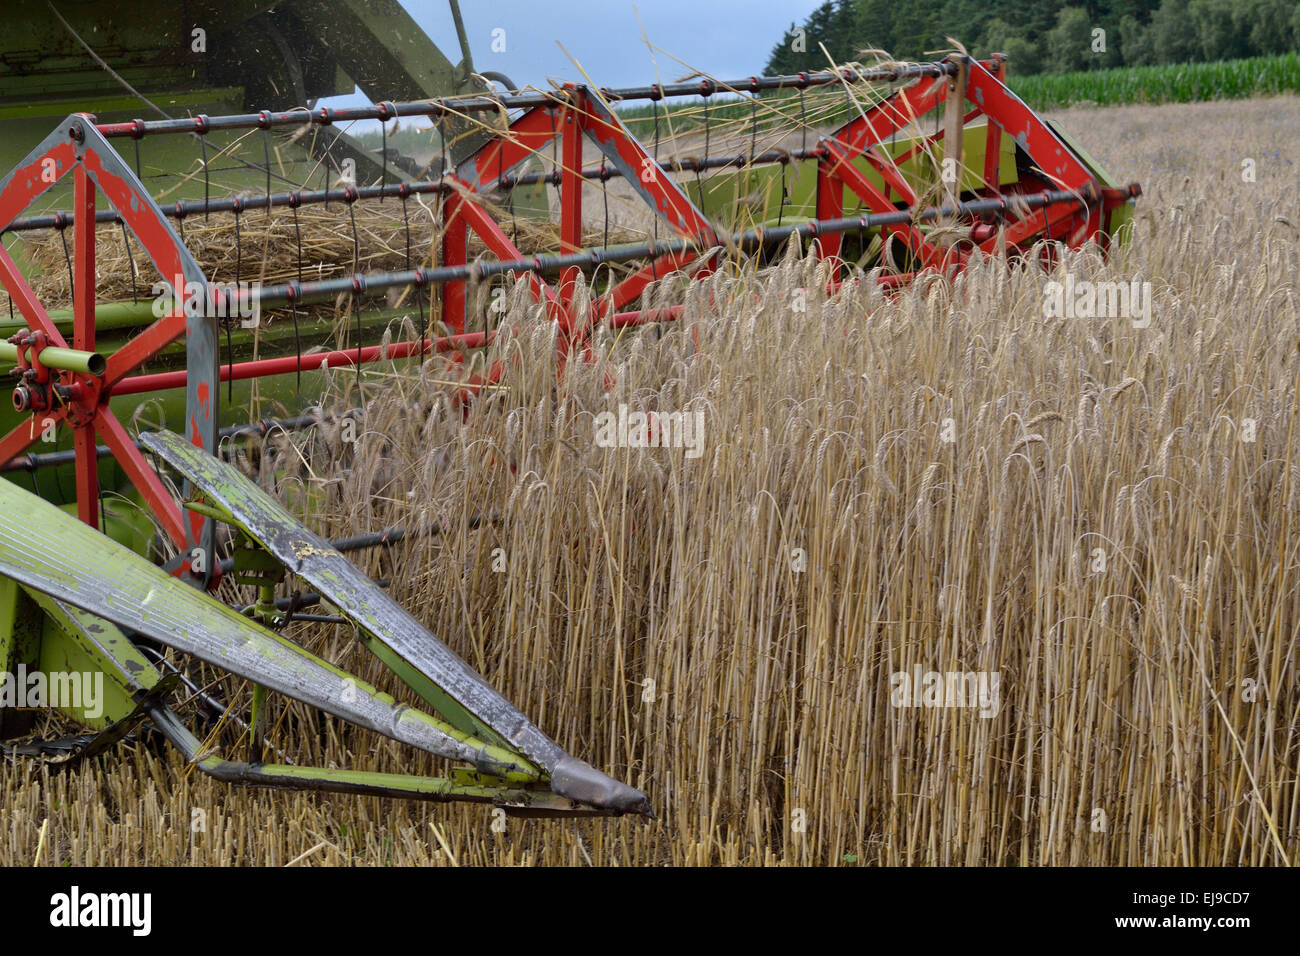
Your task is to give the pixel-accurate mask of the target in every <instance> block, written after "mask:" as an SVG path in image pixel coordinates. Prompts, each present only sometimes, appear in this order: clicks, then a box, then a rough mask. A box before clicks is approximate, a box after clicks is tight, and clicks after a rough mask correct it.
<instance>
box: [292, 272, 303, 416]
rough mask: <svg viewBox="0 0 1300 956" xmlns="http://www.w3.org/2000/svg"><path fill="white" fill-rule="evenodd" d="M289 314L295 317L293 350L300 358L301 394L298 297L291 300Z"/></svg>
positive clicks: (300, 362) (300, 387) (300, 384)
mask: <svg viewBox="0 0 1300 956" xmlns="http://www.w3.org/2000/svg"><path fill="white" fill-rule="evenodd" d="M300 284H301V283H300ZM289 314H290V315H291V316H293V348H294V352H295V353H296V354H297V356H298V385H297V389H298V391H299V392H301V391H302V337H301V336H300V335H299V333H298V300H297V297H296V296H295V297H294V298H291V299H290V300H289Z"/></svg>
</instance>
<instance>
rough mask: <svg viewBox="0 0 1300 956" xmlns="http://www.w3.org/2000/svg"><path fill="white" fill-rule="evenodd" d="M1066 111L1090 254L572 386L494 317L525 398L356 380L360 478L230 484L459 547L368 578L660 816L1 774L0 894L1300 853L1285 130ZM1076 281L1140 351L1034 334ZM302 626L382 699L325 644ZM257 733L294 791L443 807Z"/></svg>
mask: <svg viewBox="0 0 1300 956" xmlns="http://www.w3.org/2000/svg"><path fill="white" fill-rule="evenodd" d="M1054 118H1058V119H1060V120H1062V121H1063V123H1064V124H1065V127H1066V128H1067V129H1069V130H1071V131H1072V132H1074V133H1075V135H1076V136H1077V138H1078V139H1079V140H1080V141H1082V142H1084V143H1085V144H1086V146H1087V148H1088V149H1089V150H1090V152H1092V153H1093V155H1095V156H1097V157H1098V158H1099V159H1100V160H1101V161H1102V162H1103V163H1104V164H1106V165H1107V166H1108V168H1109V169H1110V171H1111V172H1112V173H1113V174H1114V175H1115V176H1116V177H1117V178H1119V179H1120V180H1122V181H1128V180H1138V181H1140V182H1141V183H1142V184H1143V187H1144V191H1145V192H1144V196H1143V198H1142V199H1141V200H1140V201H1139V204H1138V208H1137V215H1136V223H1135V228H1134V236H1133V241H1132V243H1131V244H1130V245H1129V246H1127V247H1126V248H1124V249H1122V250H1119V251H1118V252H1116V253H1115V254H1114V255H1112V256H1111V257H1110V259H1109V260H1107V261H1103V259H1102V258H1101V257H1100V256H1099V255H1098V254H1097V253H1096V252H1095V251H1090V250H1083V251H1080V252H1077V253H1072V254H1070V255H1068V256H1067V257H1066V258H1065V259H1064V260H1063V261H1062V262H1060V263H1059V264H1058V266H1057V267H1056V268H1057V270H1058V271H1057V274H1056V275H1048V274H1045V273H1044V272H1042V271H1039V270H1037V269H1033V268H1021V267H1015V266H1009V265H1008V264H1007V263H1005V262H999V261H987V262H983V263H979V264H976V265H975V266H974V267H972V268H971V269H970V270H969V271H968V272H967V273H965V274H964V275H962V276H961V277H960V278H959V279H958V280H957V281H956V282H955V283H953V284H950V283H947V282H945V281H943V280H939V279H935V280H927V281H923V282H920V283H918V284H917V285H915V286H914V287H912V288H910V289H908V290H906V291H904V292H903V293H902V294H900V295H898V296H896V297H894V298H885V297H882V296H881V294H880V293H879V292H878V291H876V290H875V289H874V288H872V287H871V286H870V285H869V284H863V285H861V286H847V287H845V288H844V289H843V290H842V291H840V292H839V293H837V294H836V295H835V296H833V297H830V298H828V297H827V296H826V295H825V294H824V293H823V292H822V291H820V290H821V289H822V288H823V286H824V282H823V280H824V275H823V274H821V273H819V271H818V268H819V267H818V266H817V264H816V263H815V262H812V261H807V260H800V259H798V258H795V257H790V258H787V259H786V260H785V261H783V262H782V263H780V264H778V265H775V266H773V267H771V268H769V269H767V270H765V271H763V272H761V273H757V274H756V273H755V272H754V269H753V267H752V266H743V265H736V266H733V267H731V268H729V269H724V270H723V271H722V272H720V273H719V274H717V275H715V276H712V277H710V278H709V279H707V280H705V281H703V282H700V283H697V284H695V285H693V286H691V287H690V288H689V289H686V290H682V289H680V288H664V289H663V290H662V293H661V296H660V297H659V298H657V299H654V300H653V301H652V302H651V303H650V304H652V305H654V304H659V302H660V301H662V302H665V303H669V302H677V301H684V302H685V303H686V309H685V314H684V315H683V316H682V318H681V320H680V321H679V322H677V323H675V324H672V325H667V326H664V327H663V328H662V329H661V330H658V331H655V330H649V331H644V332H640V333H623V334H621V335H619V334H616V333H611V332H608V331H605V332H602V333H601V334H600V336H599V338H598V340H597V350H596V351H597V361H596V362H595V363H594V364H592V365H585V364H581V363H572V364H571V365H570V366H569V368H568V369H567V370H566V374H565V378H564V385H563V387H562V388H561V389H559V390H557V389H556V386H555V383H556V368H555V358H554V354H553V345H552V341H551V339H550V333H549V330H548V329H547V328H546V327H545V326H544V324H541V325H539V323H538V317H537V313H536V309H535V307H534V306H533V305H532V304H531V303H530V302H529V301H528V300H527V299H526V297H525V296H524V295H523V291H522V289H519V288H517V289H516V290H515V292H514V293H513V296H512V298H511V309H510V312H509V314H508V316H507V320H506V324H507V325H508V326H509V327H510V328H512V329H514V330H518V332H519V335H517V336H513V335H506V336H504V337H503V344H502V345H501V346H500V347H499V348H498V349H497V351H496V352H495V354H493V355H489V356H487V357H486V358H487V359H488V360H490V359H492V358H496V357H499V358H501V359H503V360H504V361H505V363H506V365H507V368H508V375H507V378H506V383H507V384H508V388H504V389H500V390H496V391H494V392H492V393H491V394H490V395H489V396H487V397H485V398H484V399H483V400H481V401H479V402H477V403H476V404H474V405H473V406H472V407H471V410H470V412H469V415H468V418H467V420H465V421H463V422H462V421H461V417H460V413H459V412H458V411H457V410H456V409H455V408H454V407H453V406H452V404H451V403H450V401H449V396H450V390H449V389H448V388H447V386H445V385H443V384H440V383H442V382H444V381H446V379H447V376H448V375H449V374H450V371H449V370H448V369H446V368H444V367H443V366H442V365H441V364H438V363H430V364H429V365H428V366H426V367H425V368H424V369H423V370H414V369H413V370H408V371H403V372H393V373H391V374H389V375H386V376H383V377H375V378H372V379H371V380H370V381H369V382H368V383H367V387H366V390H365V395H364V401H365V403H366V404H365V415H364V420H363V423H362V428H361V434H360V439H359V442H358V444H357V445H356V447H355V448H347V447H344V446H343V445H342V444H341V443H340V441H339V440H338V439H337V438H336V437H334V436H332V435H331V434H330V433H329V431H328V429H327V428H324V427H322V428H321V429H318V430H317V431H316V432H315V433H314V434H312V435H311V436H309V437H308V438H306V439H303V438H298V439H295V445H294V447H293V448H290V447H288V446H287V445H286V444H285V440H284V439H279V440H277V442H273V443H272V446H273V447H269V448H262V449H260V450H259V451H260V454H259V455H256V456H255V458H256V460H255V461H253V462H252V466H253V467H256V468H259V469H260V471H261V473H262V474H263V476H264V477H265V476H270V475H272V474H273V473H274V472H277V471H278V472H279V473H280V475H281V478H280V487H279V491H280V493H281V495H282V496H283V497H285V498H286V499H287V500H290V501H294V500H299V499H301V497H302V495H301V489H303V488H307V487H314V488H316V489H317V490H318V491H319V492H320V493H322V494H324V495H325V497H326V499H327V500H328V505H327V507H325V508H324V509H318V511H317V513H316V514H315V516H314V523H315V524H316V526H317V527H318V528H319V529H320V530H322V531H323V532H324V533H327V534H329V535H332V536H340V535H343V534H348V533H356V532H357V531H359V530H365V529H374V528H378V527H381V526H385V525H398V524H403V525H418V524H427V523H431V522H443V523H446V526H447V527H448V529H450V530H448V531H446V532H445V533H443V534H441V535H438V536H436V537H427V538H422V539H419V540H415V541H408V542H405V543H403V544H402V545H400V546H397V547H394V548H392V549H389V550H387V551H380V552H373V553H370V554H368V555H363V556H362V557H361V558H360V559H359V561H360V563H361V564H362V567H363V568H364V569H365V570H366V571H368V572H369V573H370V574H371V575H372V576H374V577H391V578H392V582H393V583H392V585H391V590H392V593H393V594H394V595H395V596H396V597H397V598H398V599H399V600H400V601H402V603H403V604H405V605H406V606H407V607H408V608H411V609H412V610H413V611H414V612H415V613H416V614H417V615H418V616H420V617H421V619H422V620H423V621H424V622H425V623H426V624H427V625H428V626H429V627H430V629H431V630H432V631H433V632H434V633H436V634H438V635H440V636H441V637H442V638H443V639H444V640H445V641H447V642H448V643H449V644H450V645H451V646H452V647H453V648H454V649H455V650H457V651H458V652H459V653H460V654H462V656H464V657H465V658H466V659H467V660H468V661H470V662H471V663H472V664H474V665H475V666H476V667H478V668H479V669H480V670H481V671H482V672H483V673H484V674H485V675H486V676H487V677H488V678H489V680H491V681H492V682H493V683H495V684H496V685H497V686H498V687H499V688H501V690H502V691H503V692H504V693H505V694H506V696H507V697H509V698H510V699H511V700H513V701H514V702H515V703H517V704H518V705H519V706H520V707H521V708H522V709H523V710H524V711H525V712H526V713H527V714H529V715H530V717H531V718H532V719H533V720H534V722H535V723H537V724H538V726H540V727H541V728H542V729H543V730H544V731H545V732H547V733H548V734H549V735H551V736H552V737H554V738H555V739H556V740H557V741H559V742H560V743H561V744H562V745H563V746H565V747H566V748H567V749H568V750H569V751H570V752H572V753H574V754H576V755H577V756H580V757H582V758H583V759H586V760H588V761H590V762H591V763H593V764H595V765H597V766H599V767H601V768H602V769H604V770H605V771H607V772H609V773H611V774H613V775H614V776H617V777H619V778H621V779H624V780H627V781H628V782H629V783H632V784H634V785H635V786H638V787H640V788H641V789H643V790H644V791H645V792H646V793H647V794H648V795H649V796H650V799H651V802H652V804H653V807H654V810H655V814H656V819H654V820H651V821H646V820H639V819H638V820H631V819H619V820H611V819H594V820H537V819H526V820H516V819H512V820H510V821H509V822H508V824H507V825H506V827H505V828H504V831H503V832H501V831H500V828H494V827H493V826H492V823H493V822H494V821H493V817H492V815H491V812H490V808H487V807H484V806H442V805H426V804H416V803H406V802H396V801H380V800H378V799H374V798H351V797H340V796H330V795H307V794H284V793H270V792H263V791H251V790H238V789H232V788H227V787H225V786H223V785H220V784H217V783H215V782H213V781H211V780H209V779H205V778H204V777H202V776H201V775H200V774H199V773H198V772H197V771H194V770H192V769H191V768H187V767H186V766H185V765H184V763H183V761H182V760H181V759H180V758H179V757H177V756H176V755H175V753H173V752H171V751H169V750H167V749H166V748H163V747H158V746H150V745H146V743H144V742H140V743H136V744H131V745H123V746H121V747H119V748H118V749H117V751H115V752H114V753H112V754H110V755H108V756H107V757H102V758H98V759H96V760H94V761H92V762H89V763H87V764H86V765H84V766H79V767H76V768H74V769H71V770H67V771H62V772H60V771H55V770H51V769H49V768H46V767H44V766H42V765H41V764H39V763H36V762H31V761H27V762H23V761H19V762H16V763H13V762H7V763H4V764H0V864H31V863H39V864H41V865H51V866H59V865H62V864H65V863H72V864H75V865H80V864H90V865H95V864H108V863H114V864H122V863H148V864H164V865H174V864H178V865H183V864H196V865H205V864H223V865H233V864H240V865H285V864H294V865H323V864H360V865H384V864H421V865H423V864H429V865H482V864H570V865H586V864H592V865H658V864H678V865H692V864H696V865H698V864H759V865H761V864H819V865H845V864H857V865H863V864H867V865H871V864H892V865H917V866H934V865H1017V866H1029V865H1084V864H1088V865H1120V864H1124V865H1216V864H1222V865H1236V864H1250V865H1277V864H1287V863H1290V862H1292V861H1293V860H1295V859H1296V856H1297V853H1298V852H1300V786H1297V763H1298V761H1300V684H1298V681H1297V669H1296V667H1297V653H1296V635H1297V632H1298V631H1300V593H1298V592H1297V585H1298V584H1300V563H1298V557H1300V555H1298V554H1297V552H1298V551H1300V446H1298V443H1300V432H1298V430H1297V422H1296V405H1295V388H1296V383H1297V379H1298V378H1300V288H1298V287H1297V275H1300V251H1298V249H1297V239H1300V175H1297V168H1296V159H1295V157H1296V156H1297V155H1300V100H1298V99H1296V98H1295V97H1283V98H1275V99H1267V100H1253V101H1249V102H1244V103H1243V102H1234V103H1207V104H1192V105H1174V106H1163V107H1113V108H1104V109H1076V110H1072V111H1067V112H1063V113H1059V114H1054ZM1244 159H1251V160H1253V161H1254V171H1255V174H1256V175H1255V179H1254V181H1253V182H1252V181H1245V180H1244V179H1243V176H1242V169H1243V167H1242V160H1244ZM1066 272H1069V273H1071V274H1072V275H1073V276H1074V277H1075V278H1076V279H1089V280H1106V279H1113V280H1117V281H1124V282H1130V281H1132V280H1135V279H1136V280H1140V281H1149V282H1150V283H1151V288H1152V293H1153V307H1152V316H1153V320H1152V322H1151V324H1150V325H1149V326H1148V327H1145V328H1139V327H1135V326H1134V324H1133V323H1132V322H1130V321H1129V320H1128V319H1125V318H1101V319H1061V318H1045V317H1044V315H1043V300H1044V285H1045V283H1046V282H1048V281H1050V280H1052V279H1054V278H1055V279H1059V278H1061V276H1062V275H1063V274H1064V273H1066ZM666 285H668V286H671V285H672V284H671V283H669V284H666ZM796 290H806V291H805V292H804V293H802V295H801V294H800V293H798V292H797V291H796ZM683 296H684V298H683ZM797 300H798V301H801V303H802V306H803V311H798V310H797V308H796V307H795V306H794V305H793V303H794V302H796V301H797ZM471 361H483V359H482V358H478V359H474V358H471ZM607 373H612V374H613V375H614V377H615V378H616V379H617V382H618V384H617V386H616V387H615V389H614V390H613V391H606V389H605V387H604V386H605V378H606V374H607ZM334 386H335V390H334V393H333V394H332V395H331V399H330V405H331V406H332V407H337V408H344V407H350V406H352V405H354V404H356V402H357V396H356V394H355V391H354V388H355V385H354V378H353V376H352V375H351V374H350V373H348V374H339V375H338V377H337V378H336V379H335V380H334ZM619 403H626V404H627V405H628V406H629V408H631V409H633V410H638V409H639V410H644V411H657V412H659V413H661V414H662V413H667V412H673V411H681V410H685V409H692V410H694V409H701V410H702V411H703V421H704V433H703V442H702V447H701V452H702V453H701V454H700V455H699V456H698V457H688V456H687V455H686V454H685V452H684V450H682V449H664V448H604V447H599V446H598V445H597V444H596V443H595V441H594V440H593V434H594V431H595V422H596V416H597V415H598V414H599V413H600V412H602V411H606V410H610V409H613V408H616V407H617V405H618V404H619ZM268 480H270V479H268ZM295 496H296V497H295ZM314 500H316V501H319V500H320V498H319V497H317V498H315V499H314ZM486 514H493V515H496V516H498V517H499V519H500V520H499V522H498V523H496V524H490V525H488V526H486V527H482V528H480V529H479V530H473V531H470V530H460V531H457V530H455V529H457V528H461V529H463V528H464V527H465V525H466V524H467V519H468V518H469V517H470V516H471V515H486ZM294 633H295V634H296V636H297V637H298V638H299V639H300V640H302V641H304V642H305V643H307V644H308V645H309V646H310V647H312V648H313V649H318V650H319V651H320V652H321V653H323V654H325V655H326V656H328V657H329V658H330V659H331V660H333V661H335V662H337V663H340V664H341V665H343V666H346V667H351V668H355V669H356V670H357V671H358V672H359V673H360V674H361V676H363V677H367V678H374V677H375V676H376V675H377V674H378V673H379V671H378V669H377V668H376V666H375V665H374V664H373V662H370V661H368V660H367V658H366V655H365V652H364V650H362V649H360V647H359V645H358V644H357V643H356V642H355V641H354V640H353V639H352V637H351V635H350V634H348V633H344V632H342V631H341V630H339V629H335V628H331V627H328V626H319V625H317V626H314V627H309V626H306V625H303V626H301V627H300V629H299V630H297V631H296V632H294ZM914 668H920V670H921V671H922V672H925V671H935V672H952V671H957V672H979V673H984V674H997V675H999V679H1000V684H999V690H1000V701H999V705H998V706H997V708H996V709H995V710H996V712H989V713H985V714H982V713H981V712H980V711H979V710H977V709H971V708H959V707H897V706H893V703H892V701H891V675H893V674H896V673H899V672H906V673H912V672H913V671H914ZM226 691H227V692H228V693H229V694H231V695H233V696H234V697H235V699H237V700H238V699H242V698H240V697H239V695H240V694H246V693H247V690H246V689H242V690H241V689H240V688H238V687H237V685H235V684H234V683H231V684H229V685H228V686H227V687H226ZM273 707H275V708H278V710H277V711H275V713H279V714H280V715H281V716H282V718H283V719H281V720H280V721H279V722H278V723H276V730H275V732H274V737H273V742H274V743H275V744H276V746H278V747H281V748H283V749H284V750H285V752H286V753H287V754H289V755H291V756H292V757H293V758H294V759H298V760H302V761H316V762H320V763H324V764H326V765H329V764H335V765H338V766H352V767H364V768H370V769H389V770H396V769H401V770H403V771H405V772H416V773H418V772H425V773H436V772H439V770H440V766H439V764H438V762H437V761H435V760H433V759H432V758H427V757H425V756H423V755H411V754H410V753H407V752H403V751H400V750H399V749H398V748H397V747H396V746H395V745H391V744H390V743H389V742H387V741H385V740H383V739H381V738H378V737H374V736H371V735H368V734H365V733H363V732H360V731H356V730H354V729H351V728H345V727H344V726H343V725H341V724H339V723H338V722H335V721H333V720H331V719H322V718H319V717H317V716H316V715H312V714H308V713H306V712H301V711H299V710H298V709H297V708H296V707H291V708H288V709H287V710H286V709H285V708H284V707H283V703H282V702H275V701H274V698H273ZM196 811H199V813H198V814H197V817H198V818H201V819H202V820H203V826H202V827H201V828H199V829H198V831H197V832H195V831H194V828H193V827H192V826H191V822H192V821H193V820H194V819H196Z"/></svg>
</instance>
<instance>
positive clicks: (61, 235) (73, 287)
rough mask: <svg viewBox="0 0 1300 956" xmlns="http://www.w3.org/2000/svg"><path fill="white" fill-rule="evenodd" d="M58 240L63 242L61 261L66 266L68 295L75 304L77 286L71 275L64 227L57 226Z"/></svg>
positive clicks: (70, 262) (70, 259)
mask: <svg viewBox="0 0 1300 956" xmlns="http://www.w3.org/2000/svg"><path fill="white" fill-rule="evenodd" d="M59 239H60V240H61V241H62V242H63V261H64V262H65V263H67V265H68V295H70V296H72V299H73V301H74V302H75V301H76V298H77V285H76V280H75V279H74V278H73V274H72V255H71V254H70V253H69V252H68V230H67V228H66V225H60V226H59Z"/></svg>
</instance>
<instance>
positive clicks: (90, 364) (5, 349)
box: [0, 341, 108, 375]
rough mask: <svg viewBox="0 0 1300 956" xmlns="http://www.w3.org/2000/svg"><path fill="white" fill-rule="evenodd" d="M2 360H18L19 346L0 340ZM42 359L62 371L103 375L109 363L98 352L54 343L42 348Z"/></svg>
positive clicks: (42, 362)
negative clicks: (84, 350)
mask: <svg viewBox="0 0 1300 956" xmlns="http://www.w3.org/2000/svg"><path fill="white" fill-rule="evenodd" d="M91 344H92V345H93V344H94V343H93V342H92V343H91ZM0 361H5V362H17V361H18V346H16V345H14V344H13V343H12V342H5V341H0ZM40 361H41V364H42V365H44V366H45V367H46V368H52V369H57V370H58V371H61V372H81V373H82V374H85V375H103V374H104V369H105V368H106V367H107V365H108V360H107V359H105V358H104V356H103V355H101V354H100V353H98V352H83V351H81V350H80V349H64V348H59V347H57V346H54V345H50V346H47V347H45V348H43V349H41V353H40Z"/></svg>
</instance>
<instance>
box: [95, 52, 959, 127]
mask: <svg viewBox="0 0 1300 956" xmlns="http://www.w3.org/2000/svg"><path fill="white" fill-rule="evenodd" d="M953 69H954V67H953V65H952V64H951V63H949V62H946V61H944V62H938V63H917V64H913V65H910V66H905V67H896V68H893V69H876V70H855V69H849V68H844V69H841V70H836V71H821V72H815V73H796V74H787V75H781V76H757V77H756V76H751V77H746V78H745V79H743V80H731V81H722V80H709V79H704V80H699V81H695V82H687V83H666V84H663V85H660V84H654V85H652V86H633V87H624V88H622V89H606V88H603V87H602V88H601V90H600V92H601V95H602V96H603V97H604V98H605V100H606V102H611V103H612V102H616V101H617V102H622V101H633V100H660V99H670V98H673V97H680V96H701V95H704V96H709V95H712V94H714V93H718V92H726V91H729V90H734V91H737V92H741V91H744V92H751V93H757V92H763V91H766V90H784V89H791V90H803V89H808V88H810V87H817V86H830V85H832V84H838V83H841V82H845V81H847V82H849V83H897V82H901V81H906V80H913V79H919V78H922V77H938V76H951V75H952V72H953ZM555 105H557V97H556V95H555V94H553V93H547V92H540V91H539V92H535V93H503V94H498V95H486V94H485V95H478V96H467V97H441V98H439V99H432V100H417V101H413V102H406V103H389V104H385V106H355V107H346V108H330V107H327V106H321V107H318V108H317V109H314V110H310V111H308V110H304V109H297V110H288V111H284V112H273V111H267V110H264V111H262V112H260V113H236V114H231V115H228V116H195V117H184V118H180V119H168V120H138V119H137V120H129V121H127V122H124V123H101V124H99V125H98V129H99V132H100V133H101V134H102V135H103V136H104V137H106V138H108V139H114V138H120V137H131V138H132V139H139V138H140V137H142V136H148V135H157V134H162V133H210V132H215V131H218V130H227V129H254V128H256V129H263V128H269V127H274V126H304V125H311V124H317V125H321V126H331V125H333V124H335V123H351V122H356V121H358V120H383V119H392V118H393V117H394V116H398V117H401V116H434V117H440V116H451V115H456V114H466V113H482V112H489V111H492V112H495V111H498V110H500V109H502V108H505V109H507V110H513V109H528V108H530V107H536V106H555Z"/></svg>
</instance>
